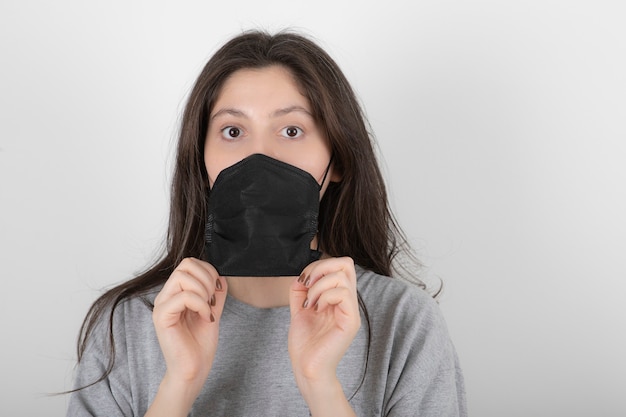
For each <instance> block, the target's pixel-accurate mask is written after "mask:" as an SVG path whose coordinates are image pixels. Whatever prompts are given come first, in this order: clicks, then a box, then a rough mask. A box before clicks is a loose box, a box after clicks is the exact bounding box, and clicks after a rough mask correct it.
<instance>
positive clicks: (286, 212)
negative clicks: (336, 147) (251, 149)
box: [204, 154, 332, 276]
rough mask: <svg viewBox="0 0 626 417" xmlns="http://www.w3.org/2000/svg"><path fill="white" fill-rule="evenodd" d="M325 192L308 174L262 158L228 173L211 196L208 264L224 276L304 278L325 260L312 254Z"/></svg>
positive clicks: (206, 246)
mask: <svg viewBox="0 0 626 417" xmlns="http://www.w3.org/2000/svg"><path fill="white" fill-rule="evenodd" d="M331 160H332V158H331ZM329 168H330V162H329V164H328V167H327V168H326V172H325V173H324V179H323V180H322V185H323V184H324V181H325V179H326V175H327V174H328V170H329ZM321 188H322V186H321V185H319V184H318V183H317V181H316V180H315V178H313V177H312V176H311V174H309V173H308V172H306V171H303V170H301V169H299V168H297V167H295V166H293V165H289V164H287V163H284V162H281V161H278V160H276V159H273V158H270V157H269V156H266V155H261V154H255V155H251V156H249V157H247V158H245V159H243V160H242V161H239V162H238V163H236V164H235V165H233V166H231V167H228V168H226V169H224V170H223V171H222V172H220V174H219V175H218V176H217V178H216V180H215V183H214V184H213V188H212V189H211V190H210V191H209V193H208V212H207V222H206V229H205V243H204V256H205V260H206V261H207V262H209V263H210V264H212V265H213V266H214V267H215V269H217V271H218V272H219V274H220V275H222V276H296V275H300V273H301V272H302V270H303V269H304V267H305V266H307V265H308V264H309V263H311V262H313V261H316V260H318V259H319V258H320V255H321V253H320V252H319V251H317V250H313V249H311V248H310V246H311V241H312V240H313V238H314V237H315V234H316V233H317V225H318V214H319V198H320V190H321Z"/></svg>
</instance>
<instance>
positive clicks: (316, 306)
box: [313, 303, 320, 311]
mask: <svg viewBox="0 0 626 417" xmlns="http://www.w3.org/2000/svg"><path fill="white" fill-rule="evenodd" d="M319 306H320V305H319V304H318V303H315V307H313V310H315V311H317V308H318V307H319Z"/></svg>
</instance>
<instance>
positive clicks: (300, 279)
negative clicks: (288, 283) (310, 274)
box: [298, 272, 304, 283]
mask: <svg viewBox="0 0 626 417" xmlns="http://www.w3.org/2000/svg"><path fill="white" fill-rule="evenodd" d="M302 281H304V272H303V273H301V274H300V277H299V278H298V282H300V283H302Z"/></svg>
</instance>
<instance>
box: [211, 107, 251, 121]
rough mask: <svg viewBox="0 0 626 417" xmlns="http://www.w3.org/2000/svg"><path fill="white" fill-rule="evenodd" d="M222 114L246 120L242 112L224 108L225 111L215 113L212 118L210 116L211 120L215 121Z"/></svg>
mask: <svg viewBox="0 0 626 417" xmlns="http://www.w3.org/2000/svg"><path fill="white" fill-rule="evenodd" d="M224 114H228V115H231V116H235V117H244V118H248V116H247V115H246V114H245V113H244V112H242V111H241V110H237V109H233V108H225V109H220V110H218V111H217V112H215V114H213V116H211V120H213V119H215V118H216V117H218V116H222V115H224Z"/></svg>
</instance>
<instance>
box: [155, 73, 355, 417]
mask: <svg viewBox="0 0 626 417" xmlns="http://www.w3.org/2000/svg"><path fill="white" fill-rule="evenodd" d="M254 153H262V154H265V155H268V156H271V157H273V158H275V159H278V160H281V161H283V162H287V163H289V164H292V165H294V166H297V167H298V168H300V169H303V170H305V171H307V172H309V173H310V174H311V175H312V176H313V177H314V178H316V179H317V181H318V183H321V181H322V178H323V177H324V172H325V171H326V169H327V167H328V165H329V161H330V157H331V151H330V147H329V145H328V141H327V139H326V138H325V137H324V136H323V135H322V133H321V132H320V129H319V127H318V126H317V124H316V123H315V121H314V119H313V116H312V112H311V109H310V105H309V103H308V101H307V99H306V97H304V96H303V95H302V94H301V93H300V91H299V89H298V86H297V84H296V83H295V81H294V79H293V77H292V76H291V74H290V73H289V71H288V70H286V69H285V68H283V67H280V66H270V67H266V68H261V69H244V70H239V71H236V72H235V73H233V74H232V75H231V76H230V77H229V79H228V80H227V81H226V82H225V84H224V86H223V88H222V90H221V92H220V95H219V97H218V99H217V101H216V103H215V106H214V108H213V110H212V112H211V115H210V122H209V129H208V132H207V136H206V142H205V154H204V157H205V165H206V169H207V173H208V177H209V185H210V186H212V185H213V183H214V181H215V179H216V178H217V176H218V175H219V173H220V172H221V171H222V170H223V169H224V168H226V167H229V166H231V165H233V164H234V163H236V162H238V161H240V160H242V159H244V158H245V157H247V156H249V155H251V154H254ZM329 179H330V181H339V180H341V178H340V176H339V175H338V174H337V173H335V172H334V171H333V167H332V165H331V166H330V169H329V172H328V178H327V180H326V181H325V183H324V184H323V187H322V189H321V191H320V199H321V197H322V196H323V194H324V192H325V190H326V187H327V185H328V181H329ZM312 244H315V241H314V242H312ZM227 293H228V294H230V295H231V296H233V297H235V298H237V299H239V300H240V301H243V302H245V303H248V304H250V305H253V306H255V307H260V308H267V307H276V306H287V305H288V306H289V307H290V311H291V324H290V330H289V341H288V343H289V355H290V359H291V363H292V369H293V372H294V376H295V379H296V382H297V384H298V387H299V389H300V392H301V393H302V396H303V397H304V399H305V401H306V402H307V404H308V405H309V408H310V410H311V413H312V415H313V416H331V415H332V416H351V415H354V413H353V411H352V409H351V408H350V405H349V404H348V402H347V400H346V398H345V396H344V394H343V390H342V387H341V385H340V383H339V381H338V380H337V378H336V369H337V365H338V363H339V361H340V360H341V358H342V357H343V355H344V354H345V352H346V350H347V349H348V347H349V346H350V344H351V342H352V340H353V339H354V337H355V336H356V333H357V331H358V329H359V327H360V325H361V322H360V315H359V308H358V301H357V293H356V272H355V269H354V262H353V260H352V259H350V258H347V257H344V258H330V257H323V258H322V259H321V260H319V261H316V262H313V263H311V264H310V265H308V266H307V267H306V268H305V269H304V271H303V272H302V275H300V277H254V278H249V277H228V278H226V277H220V276H219V275H218V273H217V271H216V270H215V268H213V266H212V265H210V264H208V263H207V262H204V261H200V260H198V259H193V258H189V259H185V260H184V261H183V262H181V264H180V265H179V266H178V267H177V268H176V270H175V271H174V272H173V273H172V275H171V276H170V277H169V279H168V281H167V282H166V284H165V286H164V287H163V289H162V290H161V292H160V293H159V295H158V296H157V298H156V299H155V303H154V312H153V321H154V325H155V329H156V332H157V336H158V339H159V344H160V346H161V350H162V352H163V355H164V357H165V361H166V365H167V371H166V374H165V377H164V378H163V381H162V382H161V385H160V388H159V391H158V393H157V396H156V398H155V400H154V402H153V404H152V405H151V407H150V410H148V413H147V414H146V415H147V416H152V417H155V416H165V415H168V416H186V415H187V413H188V412H189V410H190V409H191V406H192V404H193V401H194V400H195V398H196V397H197V395H198V393H199V392H200V389H201V388H202V385H203V384H204V381H205V380H206V378H207V377H208V378H210V371H211V367H212V364H213V359H214V357H215V352H216V349H217V344H218V333H219V323H220V318H221V314H222V311H223V307H224V303H225V301H226V294H227ZM226 337H227V336H226Z"/></svg>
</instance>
